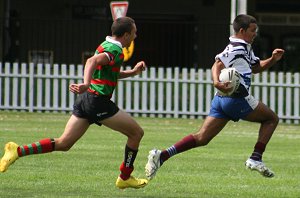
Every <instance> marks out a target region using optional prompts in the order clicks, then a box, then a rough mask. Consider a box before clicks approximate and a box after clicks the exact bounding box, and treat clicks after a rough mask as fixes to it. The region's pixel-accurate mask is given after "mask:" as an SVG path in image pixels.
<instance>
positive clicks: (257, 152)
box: [250, 142, 266, 161]
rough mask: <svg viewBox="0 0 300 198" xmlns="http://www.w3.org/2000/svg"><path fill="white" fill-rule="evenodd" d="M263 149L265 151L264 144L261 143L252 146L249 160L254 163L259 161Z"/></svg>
mask: <svg viewBox="0 0 300 198" xmlns="http://www.w3.org/2000/svg"><path fill="white" fill-rule="evenodd" d="M265 149H266V144H264V143H262V142H257V143H256V144H255V146H254V151H253V153H252V155H251V157H250V158H251V159H253V160H255V161H261V160H262V155H263V153H264V151H265Z"/></svg>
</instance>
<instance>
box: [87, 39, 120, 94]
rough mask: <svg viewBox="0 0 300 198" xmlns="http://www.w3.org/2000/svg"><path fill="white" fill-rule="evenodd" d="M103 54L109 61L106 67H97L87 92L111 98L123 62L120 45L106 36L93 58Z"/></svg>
mask: <svg viewBox="0 0 300 198" xmlns="http://www.w3.org/2000/svg"><path fill="white" fill-rule="evenodd" d="M100 53H105V54H106V56H107V57H108V59H109V64H108V65H97V67H96V70H95V71H94V73H93V75H92V80H91V84H90V87H89V90H88V91H89V92H92V93H94V94H96V95H106V96H110V97H111V96H112V94H113V92H114V90H115V87H116V86H117V83H118V78H119V74H120V68H121V65H122V63H123V60H124V54H123V50H122V45H121V43H120V42H118V41H115V40H113V39H112V38H111V37H109V36H107V37H106V39H105V41H104V42H103V43H101V44H100V45H99V46H98V48H97V49H96V51H95V54H94V56H97V55H98V54H100Z"/></svg>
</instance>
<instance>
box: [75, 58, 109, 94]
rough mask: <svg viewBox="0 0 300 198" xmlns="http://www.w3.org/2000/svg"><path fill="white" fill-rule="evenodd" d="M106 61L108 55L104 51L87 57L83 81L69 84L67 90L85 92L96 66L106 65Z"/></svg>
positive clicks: (107, 61)
mask: <svg viewBox="0 0 300 198" xmlns="http://www.w3.org/2000/svg"><path fill="white" fill-rule="evenodd" d="M108 63H109V60H108V57H107V56H106V54H104V53H101V54H97V55H94V56H92V57H90V58H89V59H87V61H86V64H85V66H84V77H83V78H84V80H83V83H80V84H71V85H70V86H69V90H70V91H71V92H73V93H78V94H80V93H83V92H85V91H86V90H87V89H88V88H89V86H90V84H91V79H92V75H93V73H94V71H95V68H96V66H97V65H107V64H108Z"/></svg>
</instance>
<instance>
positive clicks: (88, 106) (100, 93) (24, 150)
mask: <svg viewBox="0 0 300 198" xmlns="http://www.w3.org/2000/svg"><path fill="white" fill-rule="evenodd" d="M136 31H137V29H136V25H135V21H134V20H133V19H132V18H129V17H121V18H118V19H116V20H115V21H114V22H113V24H112V26H111V32H112V36H107V37H106V40H105V41H104V42H103V43H102V44H101V45H99V47H98V48H97V49H96V52H95V55H94V56H92V57H91V58H89V59H88V60H87V62H86V64H85V68H84V82H83V83H81V84H71V85H70V87H69V89H70V91H71V92H74V93H76V94H80V95H79V96H78V97H77V99H76V101H75V104H74V107H73V113H72V115H71V117H70V119H69V121H68V123H67V125H66V127H65V130H64V132H63V134H62V135H61V136H60V137H59V138H52V139H50V138H46V139H43V140H40V141H38V142H35V143H32V144H28V145H24V146H19V145H17V144H16V143H14V142H9V143H7V144H6V145H5V154H4V156H3V157H2V159H1V161H0V172H5V171H6V170H7V168H8V167H9V165H11V164H12V163H14V162H15V160H17V159H18V158H19V157H23V156H27V155H31V154H38V153H48V152H52V151H68V150H69V149H70V148H71V147H72V146H73V145H74V144H75V143H76V141H77V140H78V139H79V138H80V137H81V136H82V135H83V134H84V133H85V132H86V131H87V129H88V128H89V126H90V125H91V124H94V123H95V124H98V125H99V126H101V125H102V124H103V125H104V126H107V127H109V128H111V129H113V130H116V131H118V132H120V133H122V134H124V135H126V136H127V137H128V139H127V143H126V146H125V152H124V153H125V154H124V161H123V162H122V163H121V166H120V171H121V173H120V175H119V177H118V179H117V181H116V186H117V187H118V188H120V189H124V188H142V187H144V186H145V185H147V183H148V180H146V179H138V178H135V177H133V176H131V173H132V171H133V163H134V160H135V158H136V155H137V152H138V147H139V144H140V141H141V139H142V137H143V135H144V131H143V129H142V128H141V127H140V126H139V125H138V124H137V122H136V121H135V120H134V119H132V117H131V116H130V115H128V114H127V113H125V112H124V111H122V110H120V109H119V108H118V107H117V106H116V104H115V103H114V102H112V101H111V100H110V98H111V96H112V94H113V91H114V89H115V87H116V85H117V82H118V79H120V78H126V77H130V76H134V75H138V74H140V73H141V72H142V71H144V70H145V69H146V65H145V62H144V61H141V62H138V63H137V64H136V65H135V67H134V68H133V69H131V70H126V71H120V67H121V65H122V63H123V59H124V54H123V51H122V48H123V47H129V45H130V43H131V42H132V41H133V40H134V39H135V38H136Z"/></svg>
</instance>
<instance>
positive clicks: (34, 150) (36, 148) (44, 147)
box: [18, 138, 55, 157]
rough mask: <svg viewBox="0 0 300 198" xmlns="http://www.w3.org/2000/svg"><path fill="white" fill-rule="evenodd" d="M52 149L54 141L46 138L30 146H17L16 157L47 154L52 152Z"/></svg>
mask: <svg viewBox="0 0 300 198" xmlns="http://www.w3.org/2000/svg"><path fill="white" fill-rule="evenodd" d="M54 148H55V141H54V139H50V138H47V139H42V140H40V141H38V142H35V143H32V144H27V145H23V146H19V147H18V155H19V157H23V156H26V155H32V154H40V153H49V152H52V151H54Z"/></svg>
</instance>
